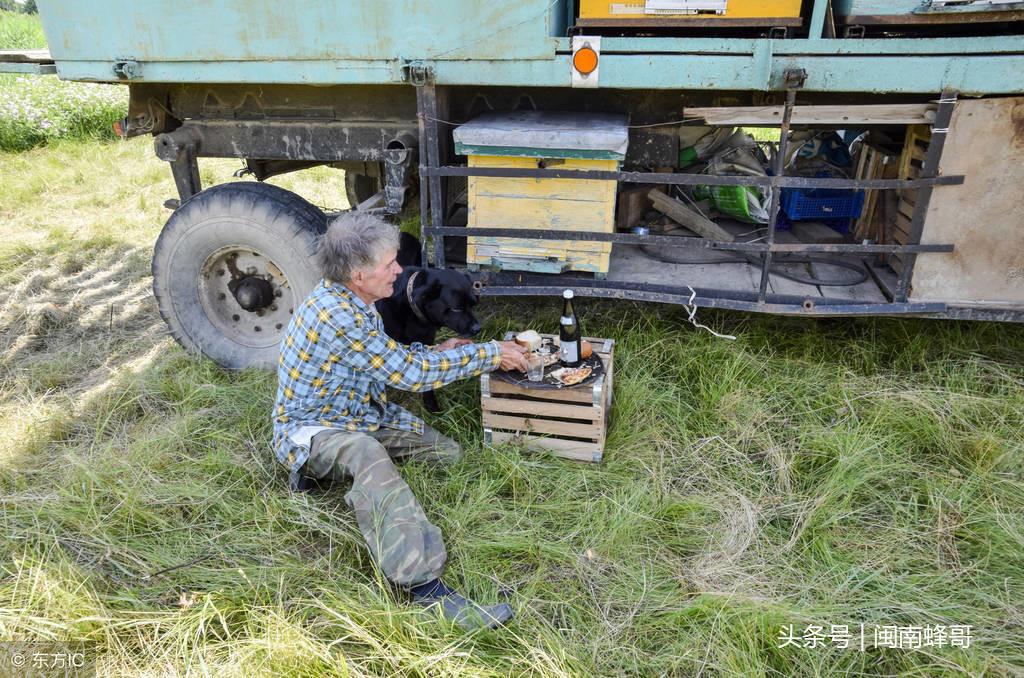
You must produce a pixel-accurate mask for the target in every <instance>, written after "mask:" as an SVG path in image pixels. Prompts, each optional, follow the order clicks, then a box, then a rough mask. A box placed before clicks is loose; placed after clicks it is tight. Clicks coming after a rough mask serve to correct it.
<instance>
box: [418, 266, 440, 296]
mask: <svg viewBox="0 0 1024 678" xmlns="http://www.w3.org/2000/svg"><path fill="white" fill-rule="evenodd" d="M425 277H426V279H427V281H426V283H427V284H426V285H424V286H423V287H421V288H420V289H419V290H418V294H417V298H418V299H419V300H420V301H427V300H430V299H436V298H437V297H438V296H440V294H441V280H440V279H439V278H438V277H437V276H436V275H430V274H429V273H427V275H426V276H425Z"/></svg>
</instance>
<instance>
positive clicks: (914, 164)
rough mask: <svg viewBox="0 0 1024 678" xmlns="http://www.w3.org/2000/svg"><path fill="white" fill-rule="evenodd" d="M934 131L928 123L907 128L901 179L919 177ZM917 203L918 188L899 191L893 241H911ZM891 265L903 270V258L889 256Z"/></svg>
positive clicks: (904, 243)
mask: <svg viewBox="0 0 1024 678" xmlns="http://www.w3.org/2000/svg"><path fill="white" fill-rule="evenodd" d="M931 138H932V131H931V128H930V127H928V126H927V125H913V126H911V127H908V128H907V138H906V141H905V143H904V145H903V153H902V155H901V156H900V174H899V178H900V179H919V178H920V177H921V168H922V166H923V165H924V158H925V155H926V154H927V153H928V144H929V143H930V142H931ZM916 204H917V189H916V188H908V189H904V190H901V191H900V192H899V202H898V204H897V207H896V215H895V217H894V219H893V221H892V223H891V224H890V225H889V227H890V234H891V239H892V242H894V243H896V244H899V245H906V244H907V243H908V242H909V241H910V231H911V221H912V220H913V218H914V209H915V206H916ZM889 265H890V266H892V268H893V270H894V271H896V272H897V273H899V272H901V271H902V270H903V260H902V258H901V257H900V256H899V255H898V254H894V255H892V256H891V257H890V258H889Z"/></svg>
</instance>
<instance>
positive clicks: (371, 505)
mask: <svg viewBox="0 0 1024 678" xmlns="http://www.w3.org/2000/svg"><path fill="white" fill-rule="evenodd" d="M461 454H462V450H461V449H460V448H459V444H458V443H457V442H455V441H454V440H452V439H451V438H446V437H445V436H443V435H441V434H440V433H438V432H437V431H435V430H433V429H432V428H430V427H429V426H427V427H425V428H424V431H423V435H417V434H415V433H410V432H408V431H397V430H394V429H383V428H382V429H380V430H379V431H373V432H370V433H351V432H348V431H321V432H320V433H318V434H316V435H315V436H313V441H312V445H311V447H310V453H309V461H307V462H306V468H305V473H306V475H307V476H310V477H313V478H317V479H318V480H319V479H330V480H345V479H348V478H351V479H352V488H351V489H350V490H349V491H348V493H347V494H346V495H345V502H346V503H347V504H348V505H349V506H350V507H351V508H352V510H353V511H355V514H356V523H357V524H358V525H359V531H360V532H362V534H363V538H364V539H366V544H367V545H368V546H369V547H370V555H371V556H372V557H373V560H374V562H375V563H377V565H378V567H380V568H381V570H382V571H383V572H384V576H386V577H387V578H388V579H389V580H391V581H392V582H394V583H395V584H399V585H401V586H415V585H416V584H422V583H424V582H428V581H430V580H431V579H435V578H437V577H439V576H441V572H442V571H443V570H444V564H445V560H446V559H447V557H448V553H447V551H446V550H445V547H444V541H443V540H442V538H441V531H440V530H439V529H438V528H437V527H436V526H435V525H433V524H432V523H431V522H430V521H429V520H427V516H426V514H424V513H423V508H422V507H421V506H420V503H419V502H418V501H417V500H416V497H415V496H413V493H412V490H411V489H409V486H408V485H407V484H406V482H405V481H404V480H403V479H402V476H401V475H399V473H398V469H397V468H395V464H394V460H402V459H423V460H426V461H430V462H435V463H451V462H454V461H456V460H457V459H458V458H459V457H460V456H461Z"/></svg>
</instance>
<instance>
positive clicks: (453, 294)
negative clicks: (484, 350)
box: [415, 268, 480, 339]
mask: <svg viewBox="0 0 1024 678" xmlns="http://www.w3.org/2000/svg"><path fill="white" fill-rule="evenodd" d="M421 275H424V276H426V278H427V280H426V285H424V286H423V287H422V288H420V290H421V291H420V293H419V294H418V295H417V296H416V298H415V301H416V305H417V306H419V308H420V310H422V311H423V315H425V316H426V317H427V320H429V321H430V322H432V323H436V324H437V326H438V327H447V328H449V329H452V330H454V331H455V332H456V333H457V334H458V335H459V336H460V337H465V338H467V339H468V338H469V337H473V336H475V335H476V334H478V333H479V332H480V321H479V320H477V319H476V316H475V315H473V307H474V306H476V304H477V291H476V288H474V287H473V281H472V280H470V279H469V276H468V275H466V274H465V273H459V272H458V271H448V270H444V269H436V268H429V269H424V270H423V272H422V273H421Z"/></svg>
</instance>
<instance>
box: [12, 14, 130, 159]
mask: <svg viewBox="0 0 1024 678" xmlns="http://www.w3.org/2000/svg"><path fill="white" fill-rule="evenodd" d="M45 47H46V41H45V38H44V37H43V32H42V26H41V24H40V21H39V17H38V15H25V14H15V13H13V12H4V11H0V49H33V48H45ZM127 110H128V89H127V88H126V87H122V86H119V85H103V84H95V83H85V82H64V81H61V80H59V79H58V78H57V76H55V75H47V76H34V75H14V74H9V73H0V151H23V150H27V149H30V148H33V147H35V146H41V145H44V144H47V143H52V142H53V141H56V140H58V139H76V140H88V139H113V138H114V131H113V127H112V126H113V123H114V121H116V120H118V119H119V118H122V117H124V116H125V115H126V113H127Z"/></svg>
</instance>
